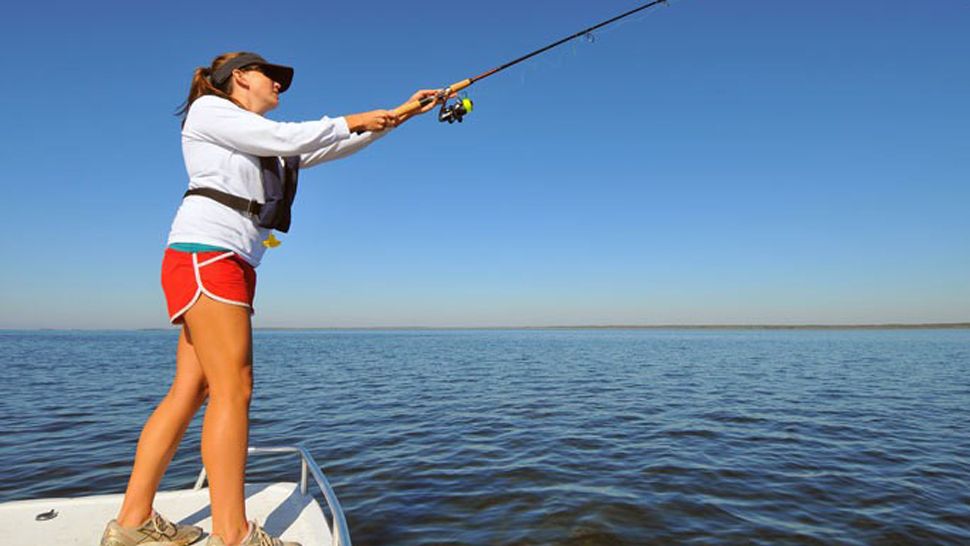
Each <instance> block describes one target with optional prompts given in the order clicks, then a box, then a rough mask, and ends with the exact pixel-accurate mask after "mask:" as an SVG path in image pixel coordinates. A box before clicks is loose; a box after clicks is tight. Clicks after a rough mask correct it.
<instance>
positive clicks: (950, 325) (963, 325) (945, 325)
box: [254, 322, 970, 331]
mask: <svg viewBox="0 0 970 546" xmlns="http://www.w3.org/2000/svg"><path fill="white" fill-rule="evenodd" d="M940 329H970V322H941V323H925V324H924V323H920V324H895V323H888V324H658V325H652V324H647V325H644V324H629V325H626V324H608V325H596V324H590V325H577V326H332V327H328V326H322V327H309V328H299V327H292V328H291V327H264V328H254V330H267V331H288V330H289V331H299V330H940Z"/></svg>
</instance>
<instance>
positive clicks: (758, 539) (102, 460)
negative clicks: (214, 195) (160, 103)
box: [0, 330, 970, 546]
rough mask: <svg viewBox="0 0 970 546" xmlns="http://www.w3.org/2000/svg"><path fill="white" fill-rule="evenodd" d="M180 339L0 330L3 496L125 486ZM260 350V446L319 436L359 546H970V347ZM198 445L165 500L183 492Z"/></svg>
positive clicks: (594, 341) (614, 342)
mask: <svg viewBox="0 0 970 546" xmlns="http://www.w3.org/2000/svg"><path fill="white" fill-rule="evenodd" d="M175 341H176V334H175V332H174V331H171V332H169V331H166V332H111V333H75V332H37V333H24V332H0V372H2V376H3V382H2V383H0V425H2V435H0V501H5V500H13V499H22V498H34V497H42V496H74V495H82V494H94V493H116V492H121V491H123V489H124V486H125V481H126V479H127V476H128V471H129V465H130V464H131V457H132V455H133V453H134V448H135V442H136V441H137V438H138V434H139V432H140V428H141V426H142V424H143V423H144V421H145V419H146V418H147V417H148V415H149V414H150V413H151V411H152V410H153V408H154V405H155V403H157V401H158V400H159V399H160V397H161V396H162V395H163V393H164V391H165V390H166V389H167V386H168V381H170V379H171V376H172V374H173V373H174V352H175ZM255 355H256V365H255V369H256V372H255V374H256V393H255V400H254V401H253V406H252V433H251V443H252V444H253V445H278V444H292V443H296V442H300V441H306V443H307V445H308V447H309V448H310V450H311V451H312V452H313V453H314V455H315V456H316V457H317V459H318V461H320V463H321V465H322V466H323V467H324V469H325V471H326V472H327V475H328V477H329V478H330V480H331V482H332V483H333V484H334V487H335V489H336V491H337V493H338V495H339V496H340V499H341V501H342V502H343V504H344V508H345V509H346V511H347V515H348V521H349V523H350V528H351V534H352V537H353V539H354V544H356V545H358V546H361V545H383V544H421V545H431V544H482V545H484V544H587V545H606V544H771V545H775V544H970V331H967V330H949V331H947V330H935V331H917V330H908V331H673V330H671V331H657V330H642V331H632V330H631V331H595V330H575V331H558V330H557V331H391V332H370V331H368V332H363V331H361V332H354V331H350V332H346V331H344V332H326V331H324V332H320V331H314V332H257V334H256V349H255ZM200 428H201V414H200V416H199V417H197V419H196V420H195V421H194V422H193V425H192V428H190V429H189V432H188V433H187V435H186V439H185V440H184V442H183V444H182V448H181V449H180V451H179V453H178V454H177V455H176V458H175V460H174V461H173V463H172V466H171V467H170V469H169V472H168V474H167V475H166V478H165V480H164V482H163V484H162V487H163V489H173V488H187V487H191V485H192V483H193V481H194V478H195V475H196V473H197V472H198V469H199V467H200V464H201V462H200V457H199V455H198V451H199V433H200ZM281 468H282V469H284V473H283V475H280V473H279V469H281ZM295 468H296V465H295V464H294V463H293V461H292V460H291V459H286V460H283V461H280V460H272V459H265V458H254V459H251V461H250V476H249V480H250V481H260V480H268V479H289V480H295V479H297V475H296V473H295V472H292V470H294V469H295Z"/></svg>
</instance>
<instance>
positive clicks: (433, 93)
mask: <svg viewBox="0 0 970 546" xmlns="http://www.w3.org/2000/svg"><path fill="white" fill-rule="evenodd" d="M440 92H441V90H440V89H422V90H420V91H417V92H416V93H415V94H413V95H411V98H409V99H408V100H407V101H405V102H404V104H402V105H401V106H399V107H398V108H403V107H405V106H407V105H408V104H410V103H412V102H420V101H421V100H423V99H426V98H429V97H430V98H433V99H434V100H433V101H431V102H429V103H428V104H425V105H424V106H422V107H421V108H418V109H416V110H412V111H411V112H409V113H407V114H403V113H402V114H400V115H399V120H400V121H399V122H398V125H400V124H401V123H404V122H405V121H406V120H408V119H410V118H412V117H414V116H417V115H420V114H424V113H427V112H430V111H431V110H434V108H435V107H436V106H438V105H439V104H441V101H442V100H443V99H441V98H438V94H439V93H440ZM456 95H457V93H454V92H452V93H451V95H450V96H449V97H448V98H452V97H454V96H456Z"/></svg>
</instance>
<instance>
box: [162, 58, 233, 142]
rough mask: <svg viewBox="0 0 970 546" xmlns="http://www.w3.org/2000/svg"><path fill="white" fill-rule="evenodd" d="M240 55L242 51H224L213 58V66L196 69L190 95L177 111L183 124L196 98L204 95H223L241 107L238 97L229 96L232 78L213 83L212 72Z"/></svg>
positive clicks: (176, 113)
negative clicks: (221, 82) (217, 83)
mask: <svg viewBox="0 0 970 546" xmlns="http://www.w3.org/2000/svg"><path fill="white" fill-rule="evenodd" d="M239 55H242V52H235V53H224V54H222V55H219V56H218V57H216V58H215V59H213V60H212V66H200V67H198V68H196V69H195V73H194V74H193V75H192V84H191V85H190V86H189V97H188V98H187V99H185V102H183V103H182V104H181V105H180V106H179V109H178V110H177V111H176V112H175V115H176V116H181V117H182V124H183V125H184V124H185V117H186V116H187V115H188V113H189V108H190V107H191V106H192V103H193V102H195V99H197V98H199V97H201V96H203V95H215V96H217V97H222V98H224V99H226V100H230V101H232V102H234V103H236V105H238V106H239V107H240V108H241V107H242V105H241V104H239V103H238V102H237V101H236V99H234V98H232V97H231V96H229V95H230V94H231V93H232V78H229V79H227V80H226V81H225V83H223V84H222V85H221V86H216V85H213V84H212V73H213V72H214V71H215V70H217V69H218V68H219V67H220V66H222V65H223V64H225V63H226V62H228V61H231V60H232V59H235V58H236V57H238V56H239Z"/></svg>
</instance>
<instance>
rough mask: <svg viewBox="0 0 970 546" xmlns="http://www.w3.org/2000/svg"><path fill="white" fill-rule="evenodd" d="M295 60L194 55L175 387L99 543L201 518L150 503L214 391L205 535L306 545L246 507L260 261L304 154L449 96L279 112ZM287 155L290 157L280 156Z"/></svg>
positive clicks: (178, 224) (166, 544)
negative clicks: (295, 115) (170, 516)
mask: <svg viewBox="0 0 970 546" xmlns="http://www.w3.org/2000/svg"><path fill="white" fill-rule="evenodd" d="M292 77H293V69H292V68H289V67H285V66H280V65H274V64H270V63H268V62H266V60H265V59H263V58H262V57H260V56H259V55H256V54H253V53H246V52H237V53H227V54H224V55H220V56H219V57H216V58H215V59H214V60H213V61H212V65H211V67H208V68H206V67H200V68H198V69H196V71H195V75H194V77H193V79H192V85H191V89H190V92H189V97H188V99H187V100H186V103H185V105H184V108H183V109H182V110H181V111H180V113H181V114H184V116H185V117H184V121H183V125H182V151H183V155H184V157H185V165H186V168H187V170H188V174H189V191H188V192H186V196H185V198H184V199H183V201H182V204H181V206H180V207H179V210H178V212H177V214H176V216H175V220H174V222H173V223H172V229H171V231H170V233H169V239H168V244H169V246H168V248H167V249H166V251H165V257H164V260H163V263H162V287H163V289H164V291H165V297H166V300H167V304H168V309H169V316H170V319H171V321H172V323H173V324H181V325H182V331H181V334H180V336H179V340H178V348H177V352H176V372H175V379H174V381H173V383H172V386H171V389H170V390H169V392H168V394H167V395H166V396H165V398H164V399H163V400H162V402H161V403H159V405H158V407H157V408H156V409H155V412H154V413H153V414H152V415H151V417H150V418H149V419H148V422H147V423H146V424H145V427H144V429H143V430H142V433H141V437H140V439H139V441H138V447H137V449H136V452H135V462H134V466H133V468H132V473H131V478H130V480H129V482H128V488H127V490H126V492H125V499H124V503H123V504H122V506H121V510H120V511H119V513H118V517H117V518H116V519H114V520H112V521H111V522H109V523H108V525H107V528H106V529H105V531H104V535H103V537H102V540H101V546H134V545H136V544H148V543H150V544H151V545H152V546H184V545H186V544H191V543H193V542H195V541H196V540H198V539H199V538H200V537H201V535H202V530H201V529H200V528H198V527H194V526H190V525H178V524H174V523H172V522H170V521H168V520H166V519H165V518H163V517H162V516H161V515H160V514H158V513H157V512H155V510H154V509H153V508H152V504H153V500H154V497H155V492H156V491H157V489H158V485H159V482H160V481H161V479H162V475H163V474H164V473H165V469H166V468H167V466H168V464H169V462H170V461H171V460H172V456H173V455H174V454H175V450H176V448H177V447H178V445H179V442H180V440H181V438H182V435H183V434H184V433H185V430H186V428H187V427H188V425H189V422H190V421H191V420H192V417H193V416H194V415H195V413H196V411H197V410H198V409H199V407H200V406H201V405H202V403H203V402H204V401H205V400H206V398H208V407H207V409H206V412H205V419H204V420H203V425H202V462H203V464H204V465H205V469H206V473H207V475H208V480H209V494H210V502H211V508H212V534H211V535H210V536H209V539H208V542H207V545H208V546H236V545H241V546H243V545H246V546H248V545H257V544H258V545H260V546H298V545H296V543H291V542H286V543H284V542H281V541H280V540H279V539H278V538H275V537H270V536H269V535H268V534H267V533H266V532H265V531H264V530H263V529H262V528H260V527H259V526H258V525H257V524H256V522H249V521H247V518H246V510H245V502H244V500H245V499H244V493H243V480H244V473H245V467H246V454H247V447H248V439H249V417H248V414H249V403H250V397H251V394H252V383H253V380H252V325H251V321H250V315H251V314H252V312H253V308H252V304H253V295H254V293H255V288H256V273H255V270H254V268H255V267H256V266H257V265H258V264H259V262H260V259H261V258H262V255H263V252H265V251H266V249H267V248H270V247H273V246H276V245H278V244H279V243H278V241H277V240H276V239H275V237H274V236H273V231H272V229H274V228H275V229H277V230H280V231H286V230H287V229H288V228H289V204H290V202H291V201H292V198H293V194H294V193H295V189H296V173H297V171H298V169H299V168H300V167H309V166H312V165H316V164H318V163H321V162H324V161H329V160H333V159H339V158H341V157H345V156H347V155H349V154H352V153H354V152H356V151H359V150H361V149H362V148H364V147H365V146H367V145H368V144H370V143H371V142H373V141H374V140H376V139H378V138H379V137H380V136H382V135H383V134H385V133H386V131H387V130H388V129H390V128H392V127H395V126H397V125H399V124H401V123H402V122H404V121H406V120H407V119H408V118H410V117H411V116H412V115H415V114H419V113H424V112H427V111H429V110H431V109H432V108H433V107H434V105H435V104H436V103H437V102H438V99H437V97H436V92H435V91H433V90H422V91H418V92H417V93H416V94H415V95H414V96H413V97H411V99H410V100H409V102H413V101H424V102H426V103H427V104H426V105H425V106H423V107H421V108H419V109H416V110H415V111H414V112H413V113H411V114H403V115H400V116H398V115H395V114H394V113H393V112H391V111H387V110H374V111H371V112H364V113H360V114H352V115H348V116H343V117H340V118H334V119H331V118H328V117H323V118H322V119H320V120H317V121H308V122H303V123H278V122H274V121H271V120H268V119H266V118H264V117H263V114H265V113H266V112H269V111H270V110H272V109H273V108H275V107H276V106H277V104H278V103H279V94H280V93H282V92H284V91H286V89H287V88H288V87H289V85H290V81H291V80H292ZM282 158H286V160H282Z"/></svg>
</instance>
